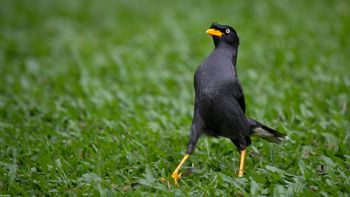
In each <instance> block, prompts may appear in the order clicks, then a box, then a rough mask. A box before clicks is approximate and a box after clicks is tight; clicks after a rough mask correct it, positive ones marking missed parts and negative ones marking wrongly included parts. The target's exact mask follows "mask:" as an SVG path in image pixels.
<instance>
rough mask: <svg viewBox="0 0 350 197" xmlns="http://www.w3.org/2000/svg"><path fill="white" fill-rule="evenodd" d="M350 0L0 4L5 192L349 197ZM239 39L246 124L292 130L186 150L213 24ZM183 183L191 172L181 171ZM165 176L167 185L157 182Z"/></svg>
mask: <svg viewBox="0 0 350 197" xmlns="http://www.w3.org/2000/svg"><path fill="white" fill-rule="evenodd" d="M349 13H350V3H349V2H348V1H340V0H339V1H322V2H321V1H307V2H305V1H293V2H290V1H286V0H282V1H272V0H268V1H258V2H256V1H239V2H238V1H237V2H232V1H212V2H209V1H205V2H204V1H201V2H190V1H185V0H180V1H175V2H174V1H168V0H166V1H156V2H154V1H153V2H151V1H124V0H121V1H67V0H63V1H39V0H37V1H15V0H13V1H2V2H1V3H0V79H1V83H0V194H1V195H7V194H9V195H12V196H17V195H25V196H26V195H39V196H42V195H85V194H88V195H103V196H107V195H120V196H135V195H136V196H144V195H146V196H148V195H170V196H172V195H176V196H183V195H191V196H192V195H194V196H225V195H228V196H232V195H233V196H237V195H238V196H240V195H243V196H311V195H314V196H349V193H350V189H349V188H350V187H349V185H350V178H349V177H350V151H349V144H350V129H349V128H350V116H349V98H350V91H349V90H350V78H349V76H350V71H349V54H350V37H349V32H350V23H349V21H350V14H349ZM213 21H217V22H220V23H226V24H231V25H232V26H234V27H235V28H236V30H237V31H238V33H239V36H240V38H241V45H240V48H239V57H238V72H239V76H240V79H241V82H242V84H243V87H244V90H245V94H246V103H247V114H248V115H249V116H250V117H254V118H256V119H257V120H261V121H263V122H265V123H266V124H268V125H270V126H272V127H274V128H277V129H278V130H281V131H283V132H285V133H287V134H288V135H289V136H290V138H291V140H290V141H289V142H287V143H285V144H283V145H281V146H277V145H272V144H269V143H267V142H265V141H262V140H260V139H256V138H254V139H253V144H252V146H250V147H249V149H248V152H249V154H248V157H247V160H246V174H245V176H244V177H243V178H237V176H236V172H237V170H238V165H239V153H238V152H237V151H236V150H235V147H234V146H233V145H232V143H231V142H230V141H229V140H226V139H223V138H220V139H213V138H209V139H207V138H206V137H202V138H201V139H200V140H199V143H198V146H197V149H196V151H195V153H194V154H193V156H191V157H190V160H189V161H188V162H187V163H186V165H185V168H184V172H185V173H186V172H192V173H188V175H187V176H184V177H183V179H182V180H181V182H180V185H181V186H180V187H175V186H174V185H173V184H172V183H173V182H172V180H171V178H170V175H171V172H172V171H173V170H174V168H175V167H176V165H177V164H178V162H179V160H180V159H181V158H182V156H183V154H184V151H185V150H186V145H187V140H188V132H189V127H190V124H191V118H192V110H193V100H194V92H193V85H192V83H193V73H194V70H195V69H196V67H197V66H198V65H199V64H200V63H201V61H203V59H204V58H205V57H206V56H207V55H208V54H209V53H210V52H211V50H212V48H213V44H212V41H211V39H210V37H208V36H207V35H206V34H205V30H206V29H207V28H208V27H209V25H210V24H211V22H213ZM185 173H184V174H185ZM161 177H164V178H165V183H162V182H160V178H161Z"/></svg>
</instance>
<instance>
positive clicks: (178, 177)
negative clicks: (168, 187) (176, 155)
mask: <svg viewBox="0 0 350 197" xmlns="http://www.w3.org/2000/svg"><path fill="white" fill-rule="evenodd" d="M189 156H190V155H189V154H186V155H185V156H184V158H183V159H182V160H181V162H180V163H179V165H178V166H177V167H176V169H175V170H174V172H173V174H172V175H171V177H173V179H174V181H175V184H176V185H178V183H177V181H178V180H179V179H180V178H181V174H182V172H181V173H180V174H179V170H180V168H181V167H182V166H183V165H184V163H185V161H186V160H187V159H188V157H189Z"/></svg>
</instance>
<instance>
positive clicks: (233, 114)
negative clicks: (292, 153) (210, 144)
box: [173, 23, 285, 181]
mask: <svg viewBox="0 0 350 197" xmlns="http://www.w3.org/2000/svg"><path fill="white" fill-rule="evenodd" d="M207 33H208V34H210V35H211V36H213V41H214V45H215V48H214V50H213V52H212V53H211V54H210V55H209V56H208V57H207V59H205V60H204V62H203V63H202V64H201V65H200V66H199V67H198V68H197V70H196V72H195V75H194V88H195V105H194V113H193V120H192V127H191V132H190V139H189V144H188V148H187V151H186V154H187V155H188V156H189V155H190V154H192V152H193V151H194V148H195V145H196V143H197V141H198V138H199V137H200V136H201V134H202V133H205V134H207V135H210V136H215V137H218V136H222V137H226V138H229V139H230V140H231V141H232V142H233V143H234V144H235V146H236V147H237V149H238V150H240V151H242V150H244V151H245V149H246V147H247V146H249V145H250V143H251V141H250V136H251V135H254V134H255V135H257V136H260V137H262V138H264V139H266V140H268V141H270V142H275V143H279V142H281V140H283V139H284V137H285V135H284V134H282V133H280V132H278V131H276V130H273V129H271V128H269V127H267V126H265V125H263V124H262V123H259V122H257V121H255V120H253V119H250V118H248V117H246V116H245V99H244V93H243V89H242V86H241V83H240V81H239V79H238V75H237V70H236V60H237V53H238V45H239V37H238V35H237V33H236V31H235V30H234V29H233V28H232V27H230V26H228V25H220V24H217V23H214V24H212V25H211V27H210V29H209V30H208V31H207ZM244 155H245V152H244ZM188 156H187V157H186V159H187V158H188ZM186 159H184V160H186ZM243 160H244V156H243ZM183 162H184V161H183ZM241 162H242V161H241ZM242 168H243V166H242ZM177 170H178V169H177ZM175 171H176V170H175ZM242 173H243V169H242ZM174 174H175V175H176V174H177V173H175V172H174V173H173V177H174ZM178 178H179V177H178ZM174 179H175V181H177V179H176V176H175V177H174Z"/></svg>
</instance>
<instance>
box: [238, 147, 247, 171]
mask: <svg viewBox="0 0 350 197" xmlns="http://www.w3.org/2000/svg"><path fill="white" fill-rule="evenodd" d="M246 150H247V149H243V150H242V151H241V162H240V164H239V172H238V176H239V177H242V176H243V170H244V160H245V154H246Z"/></svg>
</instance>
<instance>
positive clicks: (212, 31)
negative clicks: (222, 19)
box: [207, 28, 222, 37]
mask: <svg viewBox="0 0 350 197" xmlns="http://www.w3.org/2000/svg"><path fill="white" fill-rule="evenodd" d="M207 34H209V35H211V36H217V37H221V36H222V33H221V31H219V30H217V29H214V28H211V29H208V30H207Z"/></svg>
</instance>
